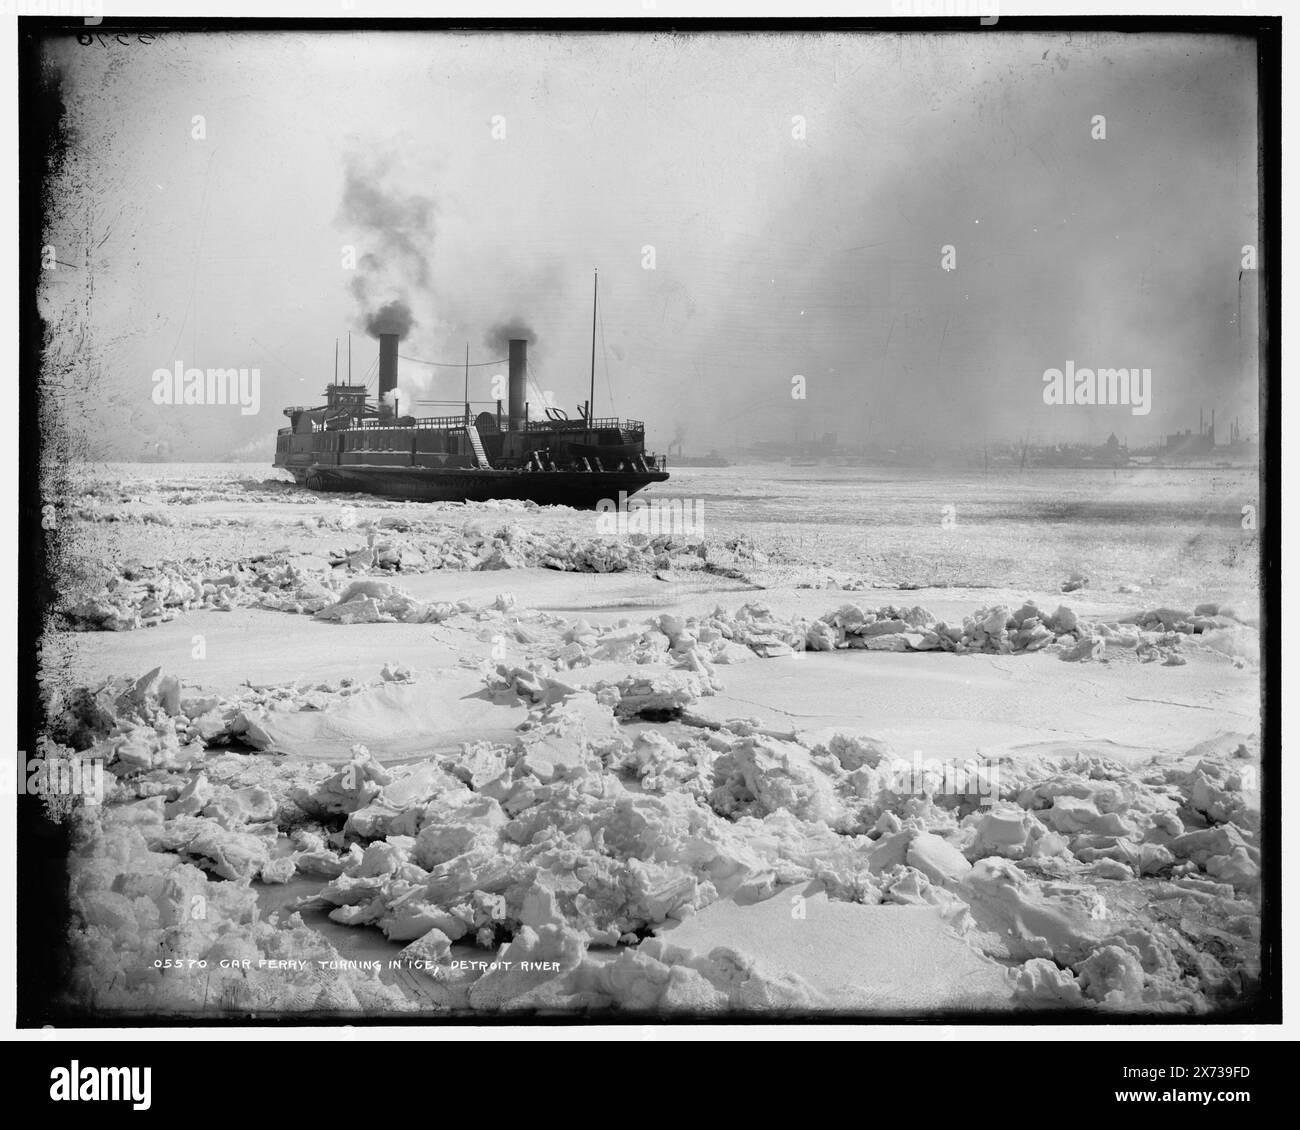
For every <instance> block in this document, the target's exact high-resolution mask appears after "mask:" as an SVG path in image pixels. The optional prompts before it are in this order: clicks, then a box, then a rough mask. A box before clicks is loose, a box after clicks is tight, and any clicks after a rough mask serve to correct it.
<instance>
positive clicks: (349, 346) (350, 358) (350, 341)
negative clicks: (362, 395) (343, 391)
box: [348, 330, 352, 384]
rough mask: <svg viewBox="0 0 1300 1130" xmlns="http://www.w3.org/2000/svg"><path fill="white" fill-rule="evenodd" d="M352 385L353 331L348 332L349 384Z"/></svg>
mask: <svg viewBox="0 0 1300 1130" xmlns="http://www.w3.org/2000/svg"><path fill="white" fill-rule="evenodd" d="M351 383H352V331H351V330H348V384H351Z"/></svg>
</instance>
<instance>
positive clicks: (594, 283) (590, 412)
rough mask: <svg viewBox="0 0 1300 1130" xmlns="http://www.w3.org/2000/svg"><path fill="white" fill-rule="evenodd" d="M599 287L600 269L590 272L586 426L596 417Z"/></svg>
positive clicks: (589, 425)
mask: <svg viewBox="0 0 1300 1130" xmlns="http://www.w3.org/2000/svg"><path fill="white" fill-rule="evenodd" d="M599 287H600V271H599V270H598V269H593V270H592V272H591V391H590V393H589V394H588V396H587V427H591V422H592V420H594V419H595V418H596V412H595V405H596V293H597V291H598V289H599Z"/></svg>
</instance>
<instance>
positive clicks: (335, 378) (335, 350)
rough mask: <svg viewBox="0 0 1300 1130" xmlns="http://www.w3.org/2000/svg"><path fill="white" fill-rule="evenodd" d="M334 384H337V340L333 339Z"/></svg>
mask: <svg viewBox="0 0 1300 1130" xmlns="http://www.w3.org/2000/svg"><path fill="white" fill-rule="evenodd" d="M334 383H335V384H338V383H339V339H338V338H335V339H334Z"/></svg>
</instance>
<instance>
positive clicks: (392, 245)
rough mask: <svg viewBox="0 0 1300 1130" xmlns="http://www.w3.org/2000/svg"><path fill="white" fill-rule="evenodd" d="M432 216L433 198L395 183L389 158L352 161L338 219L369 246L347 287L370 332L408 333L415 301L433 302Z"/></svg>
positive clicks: (361, 256) (422, 304)
mask: <svg viewBox="0 0 1300 1130" xmlns="http://www.w3.org/2000/svg"><path fill="white" fill-rule="evenodd" d="M433 215H434V203H433V201H432V200H431V199H430V198H428V197H426V196H421V195H418V194H415V193H405V192H403V191H402V190H401V189H399V188H397V187H395V186H394V185H393V184H392V172H391V168H390V164H389V162H385V161H378V162H376V161H372V160H366V159H362V158H360V157H354V158H353V159H352V160H350V161H349V162H348V164H347V167H346V169H345V170H344V179H343V201H342V203H341V205H340V208H339V219H340V221H341V222H342V223H343V224H345V225H347V226H348V227H350V228H352V229H354V230H355V231H357V232H358V233H359V234H360V236H361V241H362V243H363V246H364V248H365V250H364V251H363V253H362V254H361V255H360V257H359V258H358V259H357V264H356V274H355V276H354V277H353V279H352V281H351V282H350V283H349V289H350V290H351V291H352V296H353V297H354V298H355V299H356V300H357V304H358V305H359V307H360V311H359V314H360V321H361V323H362V325H364V327H365V330H366V332H367V333H368V334H371V335H372V336H373V335H376V334H380V333H395V334H398V335H399V336H401V337H405V336H406V335H407V334H408V333H410V331H411V328H412V326H414V324H415V318H414V315H413V314H412V312H411V307H412V304H413V303H414V304H416V305H420V306H422V307H429V306H431V305H432V301H433V300H432V294H431V293H430V289H431V282H432V275H431V271H430V266H429V262H430V256H431V254H432V250H433Z"/></svg>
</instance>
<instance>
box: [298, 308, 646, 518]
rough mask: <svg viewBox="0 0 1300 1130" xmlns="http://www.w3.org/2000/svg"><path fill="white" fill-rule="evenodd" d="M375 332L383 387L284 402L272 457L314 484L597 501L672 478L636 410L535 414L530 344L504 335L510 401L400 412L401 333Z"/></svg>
mask: <svg viewBox="0 0 1300 1130" xmlns="http://www.w3.org/2000/svg"><path fill="white" fill-rule="evenodd" d="M378 337H379V387H378V396H377V398H376V399H375V400H373V401H372V400H370V399H368V397H367V389H366V386H365V385H356V384H339V383H334V384H330V385H329V386H328V387H327V388H326V390H325V403H324V404H323V405H320V406H317V407H291V408H286V409H285V410H284V414H285V415H286V416H287V417H288V418H289V427H287V428H281V429H280V431H279V434H278V436H277V437H276V452H275V465H276V466H277V467H284V468H285V469H286V470H288V471H291V472H292V473H293V475H294V478H296V479H297V480H298V481H299V482H300V483H303V484H304V485H305V486H307V487H308V488H310V489H312V490H334V491H363V492H367V493H370V494H381V495H389V496H393V497H398V498H410V499H422V500H429V501H433V500H464V501H483V500H487V499H493V498H517V499H532V500H533V501H535V502H539V503H549V504H561V505H567V506H577V507H591V506H595V505H596V504H597V503H598V502H600V501H601V500H602V499H614V500H617V499H618V498H619V492H620V491H623V492H626V494H625V496H624V497H626V496H629V495H631V494H633V493H635V492H636V491H638V490H640V489H641V488H642V487H645V486H647V485H648V484H650V483H654V482H662V481H663V480H665V479H667V478H668V472H667V471H666V470H665V469H664V462H665V461H664V460H663V459H662V458H656V457H655V456H654V455H650V454H647V453H646V450H645V425H644V424H642V423H641V422H640V421H639V420H620V419H598V418H592V414H591V402H590V401H588V402H587V405H586V406H584V408H583V409H582V412H581V414H580V415H579V416H578V417H577V418H576V419H569V418H567V417H566V416H565V415H564V414H563V413H562V412H560V411H559V410H557V409H555V408H550V407H548V408H546V409H545V410H544V411H543V414H542V418H541V419H534V418H533V413H532V412H531V411H530V406H529V404H528V400H527V379H528V378H527V374H528V360H527V349H528V343H527V342H526V341H524V340H518V339H516V340H512V341H511V342H510V345H509V351H510V357H509V365H510V369H509V374H510V375H509V400H508V403H507V405H506V406H505V410H504V411H503V406H502V404H501V402H500V401H498V402H497V408H496V412H495V413H493V412H480V413H479V414H478V415H477V416H475V417H473V418H471V417H470V412H469V405H468V404H466V406H465V411H464V412H463V414H462V415H460V416H435V417H415V416H410V415H400V414H399V411H400V405H399V404H398V403H397V347H398V341H399V337H398V335H397V334H391V333H381V334H379V335H378Z"/></svg>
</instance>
